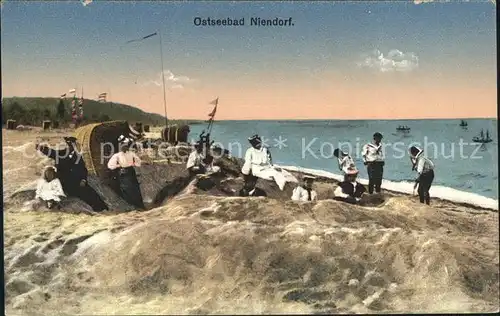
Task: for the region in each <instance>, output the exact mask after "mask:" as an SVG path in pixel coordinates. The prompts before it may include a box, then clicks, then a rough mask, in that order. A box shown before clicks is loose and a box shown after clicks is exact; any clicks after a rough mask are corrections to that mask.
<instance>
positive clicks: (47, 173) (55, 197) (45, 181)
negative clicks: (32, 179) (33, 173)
mask: <svg viewBox="0 0 500 316" xmlns="http://www.w3.org/2000/svg"><path fill="white" fill-rule="evenodd" d="M65 196H66V195H65V194H64V191H63V189H62V185H61V182H60V181H59V179H57V178H56V169H55V168H54V167H52V166H49V167H46V168H45V170H44V172H43V174H42V178H40V179H39V180H38V184H37V188H36V195H35V199H37V200H39V201H40V202H42V203H44V204H45V206H46V207H47V208H48V209H52V208H54V207H56V208H60V205H59V203H60V202H61V198H63V197H65Z"/></svg>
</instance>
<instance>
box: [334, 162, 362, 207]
mask: <svg viewBox="0 0 500 316" xmlns="http://www.w3.org/2000/svg"><path fill="white" fill-rule="evenodd" d="M348 171H349V172H348V173H347V174H346V175H345V180H344V181H342V182H340V183H339V186H338V187H337V189H336V190H335V192H334V195H335V198H334V199H335V200H337V201H342V202H347V203H351V204H357V203H358V202H359V201H361V196H362V195H363V194H364V193H365V192H366V188H365V187H364V186H363V185H362V184H361V183H359V182H357V181H356V178H357V176H358V172H355V171H353V170H352V169H350V170H348Z"/></svg>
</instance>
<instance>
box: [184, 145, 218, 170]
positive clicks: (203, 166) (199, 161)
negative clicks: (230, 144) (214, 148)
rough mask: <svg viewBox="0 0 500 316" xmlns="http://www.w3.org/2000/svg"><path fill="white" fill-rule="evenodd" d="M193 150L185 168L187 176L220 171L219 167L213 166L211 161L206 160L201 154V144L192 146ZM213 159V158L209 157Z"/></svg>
mask: <svg viewBox="0 0 500 316" xmlns="http://www.w3.org/2000/svg"><path fill="white" fill-rule="evenodd" d="M194 149H195V150H193V151H192V152H191V153H190V154H189V157H188V160H187V163H186V168H187V169H188V171H189V174H191V175H196V174H205V173H215V172H219V171H220V167H218V166H214V165H213V159H210V160H208V159H207V157H206V155H205V154H204V153H203V143H202V142H197V143H195V144H194ZM210 158H213V157H210Z"/></svg>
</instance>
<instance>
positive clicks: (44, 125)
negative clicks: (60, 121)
mask: <svg viewBox="0 0 500 316" xmlns="http://www.w3.org/2000/svg"><path fill="white" fill-rule="evenodd" d="M51 123H52V122H51V121H43V123H42V126H43V130H44V131H47V130H49V129H50V126H51Z"/></svg>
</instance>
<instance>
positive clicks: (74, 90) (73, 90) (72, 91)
mask: <svg viewBox="0 0 500 316" xmlns="http://www.w3.org/2000/svg"><path fill="white" fill-rule="evenodd" d="M68 93H76V89H71V90H69V92H68Z"/></svg>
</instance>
